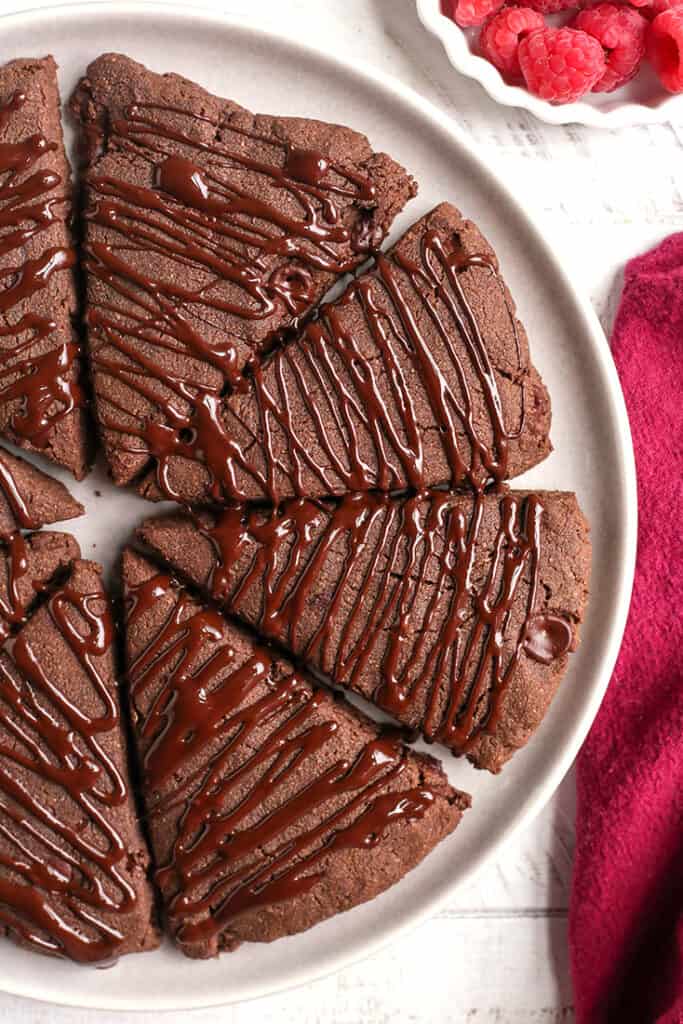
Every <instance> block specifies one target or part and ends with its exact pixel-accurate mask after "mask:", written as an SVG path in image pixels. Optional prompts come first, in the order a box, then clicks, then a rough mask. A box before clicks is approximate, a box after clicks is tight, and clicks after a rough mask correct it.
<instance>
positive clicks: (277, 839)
mask: <svg viewBox="0 0 683 1024" xmlns="http://www.w3.org/2000/svg"><path fill="white" fill-rule="evenodd" d="M123 580H124V588H125V595H126V649H127V656H128V682H129V688H130V691H129V692H130V701H131V708H132V716H133V723H134V729H135V734H136V738H137V743H138V748H139V754H140V760H141V767H142V788H143V794H144V798H145V802H146V808H147V821H148V828H149V834H150V837H151V842H152V846H153V851H154V855H155V859H156V863H157V873H156V881H157V885H158V886H159V888H160V890H161V894H162V897H163V902H164V907H165V914H166V923H167V927H168V930H169V932H170V933H171V935H172V936H173V938H174V940H175V942H176V943H177V944H178V946H179V947H180V948H181V949H182V951H183V952H184V953H186V954H187V955H188V956H191V957H210V956H214V955H216V954H217V953H220V952H222V951H231V950H233V949H235V947H236V946H238V945H239V944H240V943H241V942H269V941H271V940H273V939H277V938H279V937H281V936H285V935H291V934H294V933H296V932H300V931H302V930H304V929H306V928H310V927H311V926H312V925H314V924H317V923H318V922H319V921H322V920H324V919H325V918H328V917H330V916H331V915H333V914H336V913H339V912H340V911H343V910H348V909H349V908H350V907H353V906H356V905H357V904H359V903H362V902H364V901H365V900H369V899H371V898H372V897H374V896H376V895H378V894H379V893H381V892H383V891H384V890H385V889H387V888H388V887H389V886H391V885H393V884H394V883H395V882H397V881H398V880H399V879H400V878H401V877H402V876H403V875H404V874H405V873H406V872H407V871H409V870H410V869H411V868H413V867H415V865H417V864H418V863H419V862H420V861H421V860H422V859H423V857H425V856H426V855H427V854H428V853H429V852H430V851H431V850H432V849H433V848H434V846H436V844H437V843H438V842H439V841H440V840H441V839H443V838H444V836H446V835H447V834H448V833H450V832H452V830H453V829H454V828H455V827H456V825H457V824H458V822H459V821H460V818H461V816H462V813H463V811H464V810H465V809H466V808H467V807H468V806H469V797H467V796H466V795H465V794H463V793H458V792H457V791H456V790H454V789H452V787H451V786H450V785H449V784H448V780H447V779H446V776H445V775H444V773H443V771H442V769H441V768H440V766H439V765H438V763H437V762H436V761H434V759H433V758H430V757H426V756H424V755H421V754H414V753H412V752H411V751H409V750H408V749H407V748H406V747H405V746H404V745H403V744H402V743H401V742H400V740H399V739H398V738H397V736H396V735H394V734H392V733H389V732H386V731H385V732H381V731H380V730H379V729H378V728H377V726H376V725H375V724H374V723H372V722H370V721H369V720H368V719H367V718H365V717H364V716H362V715H361V714H360V713H359V712H357V711H356V710H355V709H353V708H352V707H351V706H350V705H348V704H346V702H344V701H343V700H335V699H334V698H333V697H332V696H331V695H330V694H327V693H325V692H323V691H321V690H320V689H318V688H317V687H315V686H313V685H312V683H311V682H310V681H309V680H308V679H307V678H306V677H305V676H303V675H301V674H300V673H298V672H294V671H293V669H292V667H291V666H290V665H289V664H288V663H287V662H286V661H285V660H283V659H282V658H280V657H278V656H276V655H275V654H273V652H271V651H269V650H268V649H267V648H265V647H263V646H258V645H257V644H256V643H255V642H254V641H253V640H252V639H251V638H250V637H249V636H248V635H247V634H246V633H245V632H243V631H242V630H241V629H240V628H239V627H237V626H235V625H232V624H231V623H229V622H228V621H227V620H226V619H225V618H223V616H221V615H220V614H219V613H218V612H217V611H215V610H212V609H210V608H209V607H207V606H204V605H202V604H200V603H198V602H196V601H195V600H194V599H193V598H192V597H191V596H190V595H189V594H188V593H187V592H186V591H185V590H183V589H182V588H180V587H179V586H178V585H177V584H175V583H174V581H173V579H172V578H171V577H170V576H168V575H166V574H165V573H160V572H159V571H158V569H157V568H155V567H154V566H153V565H151V564H150V563H149V562H148V561H146V560H145V559H143V558H141V557H140V556H138V555H137V554H135V553H134V552H132V551H130V550H128V551H126V552H124V558H123Z"/></svg>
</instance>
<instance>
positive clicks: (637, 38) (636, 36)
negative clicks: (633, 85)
mask: <svg viewBox="0 0 683 1024" xmlns="http://www.w3.org/2000/svg"><path fill="white" fill-rule="evenodd" d="M572 27H573V28H578V29H581V31H582V32H587V33H588V35H589V36H593V37H594V38H595V39H597V41H598V42H599V43H600V45H601V46H602V47H603V49H604V50H605V56H606V58H607V70H606V71H605V73H604V75H603V76H602V78H601V79H600V81H599V82H596V83H595V85H594V86H593V92H612V91H613V90H614V89H618V88H619V86H620V85H624V84H625V83H626V82H630V80H631V79H632V78H633V76H634V75H635V74H636V73H637V71H638V68H639V67H640V62H641V61H642V59H643V54H644V53H645V34H646V32H647V21H646V20H645V18H644V17H643V16H642V14H638V12H637V11H634V10H633V8H632V7H617V6H615V4H607V3H603V4H598V5H597V7H589V8H588V10H586V11H580V12H579V13H578V14H577V15H576V17H575V18H574V21H573V22H572Z"/></svg>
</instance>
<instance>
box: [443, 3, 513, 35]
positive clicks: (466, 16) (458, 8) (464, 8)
mask: <svg viewBox="0 0 683 1024" xmlns="http://www.w3.org/2000/svg"><path fill="white" fill-rule="evenodd" d="M503 3H504V0H452V2H451V4H450V9H447V8H446V7H444V10H447V13H448V15H449V17H451V18H452V19H453V21H455V22H456V23H457V24H458V25H460V27H461V28H470V26H471V25H482V24H483V23H484V22H485V21H486V19H487V18H490V17H491V15H492V14H495V13H496V11H499V10H500V8H501V7H502V6H503Z"/></svg>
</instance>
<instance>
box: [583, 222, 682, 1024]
mask: <svg viewBox="0 0 683 1024" xmlns="http://www.w3.org/2000/svg"><path fill="white" fill-rule="evenodd" d="M612 350H613V354H614V360H615V362H616V365H617V369H618V371H619V375H620V377H621V383H622V387H623V390H624V395H625V396H626V404H627V406H628V413H629V418H630V421H631V431H632V433H633V444H634V448H635V454H636V467H637V473H638V511H639V520H640V521H639V528H638V560H637V566H636V578H635V586H634V591H633V600H632V604H631V610H630V613H629V619H628V624H627V627H626V633H625V636H624V642H623V646H622V648H621V653H620V655H619V659H618V661H617V665H616V668H615V670H614V675H613V677H612V681H611V684H610V687H609V690H608V692H607V696H606V697H605V700H604V702H603V705H602V708H601V710H600V713H599V715H598V717H597V719H596V721H595V724H594V725H593V728H592V730H591V732H590V735H589V737H588V739H587V741H586V743H585V744H584V747H583V749H582V751H581V753H580V755H579V759H578V779H577V791H578V808H577V821H576V831H577V846H576V858H575V866H574V880H573V889H572V899H571V909H570V921H569V927H570V946H571V958H572V971H573V979H574V993H575V1006H576V1020H577V1024H630V1022H634V1024H683V671H682V670H681V665H682V664H683V584H682V579H683V457H682V453H683V233H681V234H678V235H673V236H672V237H671V238H668V239H667V240H666V241H665V242H663V243H662V244H661V245H660V246H659V247H658V248H656V249H654V250H653V251H652V252H649V253H647V254H646V255H645V256H641V257H639V258H637V259H634V260H632V261H631V262H630V263H629V264H628V265H627V267H626V274H625V285H624V293H623V296H622V300H621V306H620V308H619V312H618V315H617V320H616V323H615V327H614V334H613V338H612Z"/></svg>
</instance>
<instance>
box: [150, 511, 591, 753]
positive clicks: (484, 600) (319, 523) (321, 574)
mask: <svg viewBox="0 0 683 1024" xmlns="http://www.w3.org/2000/svg"><path fill="white" fill-rule="evenodd" d="M492 509H495V516H496V520H495V525H494V521H493V520H492V519H491V510H492ZM542 517H543V499H542V498H541V497H539V496H537V495H530V496H527V497H519V496H516V495H513V494H509V493H508V494H503V495H501V496H488V497H487V496H484V495H474V496H472V497H470V498H466V497H460V498H458V497H454V496H453V495H448V494H440V493H437V492H427V493H423V494H422V495H417V496H416V497H413V498H404V499H401V500H396V499H392V498H389V497H386V496H381V495H366V494H357V495H353V496H350V497H347V498H346V499H344V500H343V501H342V502H341V503H340V504H338V505H336V506H332V505H325V504H321V503H316V502H311V501H303V500H299V501H296V500H293V501H289V502H287V503H285V505H284V506H283V507H282V509H280V510H278V511H274V512H272V513H267V512H263V511H259V510H253V511H249V510H248V509H246V508H245V507H243V506H242V507H240V506H236V507H233V508H226V509H224V510H223V511H222V512H221V513H220V514H217V516H215V517H214V516H210V517H208V518H202V517H196V518H195V520H194V522H195V523H196V526H197V528H198V529H199V531H200V533H201V534H202V535H203V536H204V537H205V538H206V539H208V540H209V541H210V544H211V546H212V547H213V551H214V554H215V560H214V562H213V564H212V569H211V575H210V578H209V579H208V580H205V581H201V580H197V581H196V582H205V583H206V585H207V588H208V590H209V592H210V594H211V596H212V597H213V598H214V599H215V600H217V601H218V602H219V603H220V604H221V606H222V607H224V608H225V609H226V610H227V611H230V612H231V613H233V614H236V615H239V616H241V617H243V618H245V619H246V620H247V621H248V622H249V623H250V624H251V625H252V626H254V627H255V628H256V629H258V630H259V632H261V633H262V634H263V635H264V636H266V637H269V638H271V639H274V640H276V641H278V642H279V643H282V644H283V645H285V646H286V647H287V648H288V649H289V650H291V651H292V652H294V653H295V654H297V655H299V656H300V657H302V658H303V659H304V660H305V661H306V662H307V663H308V664H311V665H313V666H315V667H316V668H319V669H320V670H321V671H323V672H325V673H328V674H329V675H331V677H332V678H333V680H334V681H335V682H336V683H338V684H343V685H344V686H348V687H351V688H352V689H356V690H358V691H359V692H361V693H363V694H364V695H365V696H367V697H369V698H371V699H372V700H373V701H374V702H375V703H376V704H377V705H379V706H380V707H382V708H383V709H384V710H386V711H389V712H390V713H391V714H393V715H394V716H395V717H396V718H398V719H399V720H400V721H402V722H404V723H406V724H408V725H410V726H417V727H419V728H420V729H421V731H422V732H423V734H424V736H425V737H426V738H427V739H428V740H430V741H434V740H436V741H439V742H442V743H444V744H446V745H447V746H449V747H451V748H453V749H454V750H456V751H457V752H465V753H466V752H469V751H470V750H471V749H472V747H473V745H474V744H475V742H476V741H477V740H478V739H479V737H481V736H482V735H485V734H491V735H492V734H494V733H495V732H496V728H497V725H498V722H499V718H500V711H501V707H502V704H503V702H504V697H505V693H506V691H507V688H508V685H509V682H510V679H511V678H512V676H513V674H514V673H515V671H516V669H517V667H518V664H519V660H520V658H521V657H522V654H523V653H525V654H528V655H529V656H531V657H534V658H535V659H536V660H546V659H547V660H546V663H548V662H549V661H551V660H554V659H555V658H559V657H560V656H561V655H563V654H564V653H565V652H566V651H567V650H568V648H569V646H570V643H571V640H572V637H573V632H572V628H571V625H570V624H569V622H567V621H565V620H564V619H563V618H561V617H559V616H557V615H550V614H539V601H540V598H539V594H538V592H539V588H540V584H539V560H540V554H541V538H542V529H541V524H542ZM160 522H161V523H162V524H163V520H162V521H160ZM142 536H143V537H149V539H150V542H151V543H152V545H153V546H154V545H155V543H156V542H155V531H154V528H152V529H151V530H150V532H149V533H146V532H145V530H144V529H143V531H142ZM186 536H187V535H186ZM159 537H160V540H159V544H160V547H159V548H158V550H160V551H161V553H162V554H163V553H164V544H163V526H162V532H161V533H160V534H159ZM187 542H189V537H188V541H187Z"/></svg>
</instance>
